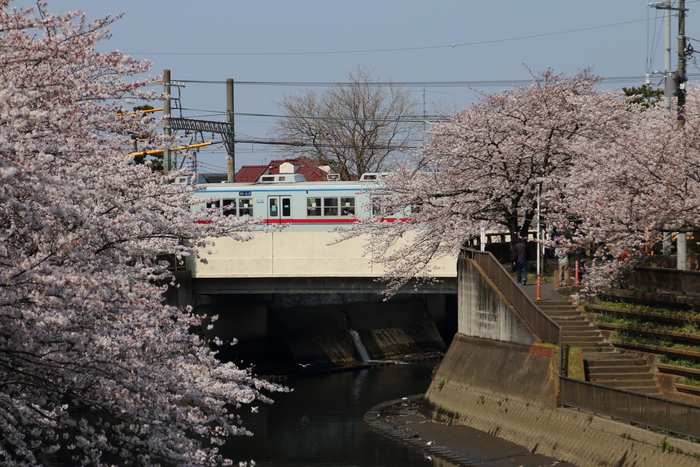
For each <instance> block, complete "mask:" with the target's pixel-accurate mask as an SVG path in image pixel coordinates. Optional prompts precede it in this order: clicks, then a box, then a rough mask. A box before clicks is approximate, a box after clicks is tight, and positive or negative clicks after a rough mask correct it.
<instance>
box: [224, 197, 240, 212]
mask: <svg viewBox="0 0 700 467" xmlns="http://www.w3.org/2000/svg"><path fill="white" fill-rule="evenodd" d="M223 201H224V211H223V214H224V216H236V215H237V214H238V213H237V212H236V200H235V199H224V200H223Z"/></svg>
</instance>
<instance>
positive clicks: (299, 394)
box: [222, 361, 437, 467]
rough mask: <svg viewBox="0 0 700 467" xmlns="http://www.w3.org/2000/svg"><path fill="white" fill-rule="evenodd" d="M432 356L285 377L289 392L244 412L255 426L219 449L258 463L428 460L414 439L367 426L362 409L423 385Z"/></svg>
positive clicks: (388, 466)
mask: <svg viewBox="0 0 700 467" xmlns="http://www.w3.org/2000/svg"><path fill="white" fill-rule="evenodd" d="M436 364H437V362H436V361H433V362H427V363H416V364H395V365H388V366H379V367H372V368H365V369H361V370H356V371H352V372H343V373H333V374H327V375H320V376H306V377H302V378H296V379H291V380H289V381H288V383H287V384H288V385H289V386H290V387H293V388H294V392H292V393H290V394H275V395H274V399H275V403H274V404H273V405H272V406H260V407H259V411H258V413H257V414H252V413H250V414H245V415H244V421H245V426H246V427H247V428H248V429H250V430H251V431H253V432H254V433H255V435H254V436H252V437H249V438H247V437H246V438H241V437H236V438H233V439H231V440H230V441H229V445H228V446H226V447H224V449H223V450H222V451H224V453H225V454H226V455H227V457H229V458H231V459H233V460H235V461H239V460H248V459H254V460H255V461H256V462H257V464H258V465H259V466H296V465H299V466H302V465H303V466H311V465H323V466H383V467H398V466H406V467H415V466H431V465H433V462H431V461H430V460H428V459H427V458H426V457H425V455H424V454H423V453H422V452H421V451H419V450H418V449H416V448H414V447H409V446H406V445H404V444H401V443H399V442H396V441H393V440H391V439H388V438H386V437H384V436H383V435H381V434H379V433H376V432H374V431H372V430H371V429H369V428H368V427H367V426H366V425H365V424H364V422H363V421H362V417H363V415H364V414H365V412H367V411H368V410H369V409H370V408H371V407H372V406H374V405H376V404H378V403H380V402H383V401H387V400H391V399H396V398H399V397H403V396H407V395H412V394H418V393H421V392H425V390H426V389H427V388H428V385H429V380H430V375H431V372H432V369H433V367H434V366H435V365H436Z"/></svg>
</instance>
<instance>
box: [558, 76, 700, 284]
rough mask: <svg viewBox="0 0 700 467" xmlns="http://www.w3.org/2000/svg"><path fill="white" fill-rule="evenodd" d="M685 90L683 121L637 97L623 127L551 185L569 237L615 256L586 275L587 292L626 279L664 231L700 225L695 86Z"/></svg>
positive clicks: (699, 121)
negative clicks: (555, 186) (679, 123)
mask: <svg viewBox="0 0 700 467" xmlns="http://www.w3.org/2000/svg"><path fill="white" fill-rule="evenodd" d="M687 95H688V99H687V104H686V106H685V111H684V115H685V117H686V125H685V128H684V129H682V130H679V129H678V128H677V124H676V122H675V121H674V120H667V119H665V118H664V116H663V108H662V107H661V106H660V105H654V106H648V105H645V103H634V104H632V105H631V107H630V108H629V110H628V113H629V120H628V122H629V123H628V125H627V126H626V131H625V132H624V133H623V134H621V135H619V137H618V138H615V139H608V140H601V141H600V142H599V143H598V144H597V145H595V146H590V147H589V149H588V151H586V152H585V153H580V154H578V155H577V156H576V157H575V160H574V165H575V169H574V170H573V171H572V176H570V177H567V178H565V179H562V180H560V181H559V184H558V187H559V192H558V193H557V194H556V196H552V194H553V193H550V197H549V200H548V203H547V204H548V206H549V208H550V212H549V216H550V219H551V220H552V222H559V223H560V224H561V225H567V226H569V227H570V228H572V229H575V233H576V235H574V237H573V238H572V244H574V245H578V246H586V247H591V246H592V247H593V248H594V249H595V248H596V247H601V248H602V247H603V246H605V247H607V249H608V251H610V253H611V254H612V256H613V258H612V259H613V260H612V261H607V262H604V263H602V267H600V266H601V263H600V262H599V263H598V266H599V267H598V268H596V269H595V270H594V271H593V272H594V274H592V275H591V276H589V277H587V280H586V281H585V282H584V285H587V286H588V288H589V290H587V292H590V293H595V292H598V291H600V290H601V288H602V287H604V286H607V285H610V284H614V283H615V282H616V281H618V280H621V279H623V278H624V274H625V273H626V272H628V271H629V270H630V269H632V268H633V267H634V266H635V265H638V264H639V263H640V262H641V261H643V260H644V258H645V257H646V256H647V255H649V254H650V252H651V251H653V249H654V244H656V243H659V240H660V237H661V235H662V232H663V231H687V230H697V229H698V228H700V138H699V137H698V131H699V130H700V128H699V127H700V94H699V92H698V88H697V87H693V88H691V89H690V90H689V92H688V94H687ZM647 108H648V109H647ZM645 109H647V110H646V111H642V110H645ZM623 252H624V254H622V253H623Z"/></svg>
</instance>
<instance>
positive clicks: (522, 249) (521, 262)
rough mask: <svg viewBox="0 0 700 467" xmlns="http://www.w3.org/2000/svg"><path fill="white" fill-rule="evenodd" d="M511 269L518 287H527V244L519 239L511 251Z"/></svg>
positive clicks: (522, 239)
mask: <svg viewBox="0 0 700 467" xmlns="http://www.w3.org/2000/svg"><path fill="white" fill-rule="evenodd" d="M513 268H514V269H515V279H516V280H517V281H518V285H527V243H526V242H525V239H524V238H519V239H518V243H516V244H515V248H514V249H513Z"/></svg>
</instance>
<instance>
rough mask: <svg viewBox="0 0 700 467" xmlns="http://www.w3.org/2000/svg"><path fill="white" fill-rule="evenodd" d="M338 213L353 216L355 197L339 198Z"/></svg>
mask: <svg viewBox="0 0 700 467" xmlns="http://www.w3.org/2000/svg"><path fill="white" fill-rule="evenodd" d="M340 214H341V215H342V216H354V215H355V198H354V197H348V198H340Z"/></svg>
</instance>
